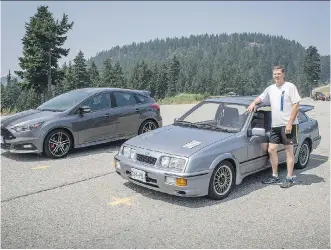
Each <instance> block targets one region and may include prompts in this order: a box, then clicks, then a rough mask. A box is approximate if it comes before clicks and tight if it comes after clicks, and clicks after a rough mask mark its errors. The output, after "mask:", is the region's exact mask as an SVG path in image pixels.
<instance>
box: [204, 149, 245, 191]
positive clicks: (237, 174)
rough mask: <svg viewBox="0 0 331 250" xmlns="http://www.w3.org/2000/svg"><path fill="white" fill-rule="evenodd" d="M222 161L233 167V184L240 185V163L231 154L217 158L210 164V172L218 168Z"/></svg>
mask: <svg viewBox="0 0 331 250" xmlns="http://www.w3.org/2000/svg"><path fill="white" fill-rule="evenodd" d="M223 161H229V162H230V163H231V164H232V165H233V167H234V174H235V180H236V182H235V184H236V185H238V184H240V183H241V181H242V176H241V174H240V169H239V167H240V163H239V161H238V160H237V158H236V157H235V156H234V155H232V154H231V153H225V154H222V155H220V156H218V157H217V158H216V159H215V160H214V161H213V162H212V164H211V165H210V168H209V169H210V170H211V171H214V169H215V168H216V167H217V166H219V165H220V164H221V163H222V162H223Z"/></svg>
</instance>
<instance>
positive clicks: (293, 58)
mask: <svg viewBox="0 0 331 250" xmlns="http://www.w3.org/2000/svg"><path fill="white" fill-rule="evenodd" d="M174 56H176V58H177V59H178V61H179V63H180V65H181V72H180V77H179V82H178V85H179V86H182V88H183V89H181V90H182V91H189V92H209V93H210V94H215V95H217V94H221V93H222V92H224V91H225V89H226V90H237V91H238V92H241V93H248V92H250V91H249V90H252V91H253V92H254V93H256V91H260V90H262V89H263V88H264V87H265V86H266V85H268V84H269V83H270V80H271V69H272V67H273V66H274V65H276V64H282V65H283V66H285V67H286V69H287V73H286V78H287V80H290V81H294V82H297V83H299V82H301V81H302V72H303V62H304V57H305V48H304V47H303V46H302V45H301V44H300V43H298V42H295V41H291V40H288V39H285V38H283V37H282V36H270V35H265V34H259V33H242V34H237V33H235V34H231V35H228V34H219V35H208V34H205V35H197V36H193V35H192V36H190V37H182V38H166V39H162V40H160V39H155V40H151V41H148V42H142V43H138V44H137V43H132V44H131V45H126V46H122V47H119V46H117V47H114V48H112V49H110V50H107V51H102V52H100V53H98V54H97V55H96V56H95V57H92V58H90V59H89V60H88V61H87V64H88V65H91V63H92V61H94V62H95V64H96V66H97V68H98V69H99V70H101V69H102V67H103V62H104V60H105V59H106V58H109V57H111V59H112V61H113V62H116V61H119V62H120V65H121V66H122V69H123V72H124V76H125V77H126V78H127V79H130V78H131V77H132V72H133V69H134V67H135V66H136V64H137V63H139V62H140V61H141V60H144V62H146V63H147V65H148V66H149V67H150V68H153V67H154V64H155V63H158V64H160V63H161V64H163V63H166V62H170V61H171V60H172V58H173V57H174ZM329 65H330V56H322V57H321V70H322V72H321V73H320V76H321V82H328V81H329V79H330V70H329V69H330V66H329ZM247 91H248V92H247ZM248 94H249V93H248Z"/></svg>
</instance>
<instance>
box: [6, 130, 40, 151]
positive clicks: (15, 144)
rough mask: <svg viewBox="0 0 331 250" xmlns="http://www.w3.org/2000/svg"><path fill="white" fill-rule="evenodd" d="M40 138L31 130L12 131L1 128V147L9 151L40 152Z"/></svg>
mask: <svg viewBox="0 0 331 250" xmlns="http://www.w3.org/2000/svg"><path fill="white" fill-rule="evenodd" d="M41 141H42V140H40V138H39V137H36V136H34V134H33V133H32V132H31V131H28V132H23V133H12V131H9V130H7V129H4V128H2V129H1V149H2V151H3V152H10V153H42V151H43V149H42V142H41Z"/></svg>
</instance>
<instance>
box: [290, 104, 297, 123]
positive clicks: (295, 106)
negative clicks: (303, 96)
mask: <svg viewBox="0 0 331 250" xmlns="http://www.w3.org/2000/svg"><path fill="white" fill-rule="evenodd" d="M298 112H299V103H298V102H297V103H294V104H293V106H292V111H291V116H290V119H289V121H288V124H289V125H293V122H294V120H295V118H296V117H297V115H298Z"/></svg>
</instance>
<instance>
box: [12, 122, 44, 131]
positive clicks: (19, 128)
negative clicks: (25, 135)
mask: <svg viewBox="0 0 331 250" xmlns="http://www.w3.org/2000/svg"><path fill="white" fill-rule="evenodd" d="M43 123H44V122H38V123H35V124H18V125H16V126H14V127H12V129H13V130H15V131H16V132H23V131H31V130H34V129H36V128H38V127H40V126H41V124H43Z"/></svg>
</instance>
